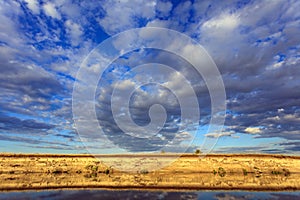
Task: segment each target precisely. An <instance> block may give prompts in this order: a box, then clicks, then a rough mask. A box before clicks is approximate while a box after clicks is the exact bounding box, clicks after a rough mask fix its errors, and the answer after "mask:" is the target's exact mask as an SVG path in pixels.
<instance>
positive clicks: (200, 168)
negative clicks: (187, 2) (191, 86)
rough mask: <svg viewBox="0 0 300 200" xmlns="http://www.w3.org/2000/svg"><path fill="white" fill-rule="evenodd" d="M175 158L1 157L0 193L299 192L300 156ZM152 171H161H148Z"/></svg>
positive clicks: (16, 155) (162, 155)
mask: <svg viewBox="0 0 300 200" xmlns="http://www.w3.org/2000/svg"><path fill="white" fill-rule="evenodd" d="M177 157H178V155H176V154H160V155H157V154H156V155H109V156H108V155H102V156H101V155H99V156H98V158H99V159H97V158H94V157H93V156H90V155H54V154H40V155H39V154H1V155H0V161H1V166H0V189H1V190H22V189H53V188H120V189H121V188H132V189H133V188H135V189H138V188H141V189H209V190H220V189H230V190H231V189H242V190H243V189H245V190H299V189H300V183H299V180H300V157H299V156H283V155H260V154H252V155H250V154H248V155H245V154H231V155H230V154H229V155H207V156H205V157H203V158H202V157H199V156H197V155H193V154H185V155H182V156H180V157H178V158H177ZM176 158H177V159H176ZM174 159H176V160H175V161H174V162H172V164H171V165H168V166H165V163H168V162H169V161H173V160H174ZM108 163H109V165H108ZM124 166H125V167H126V166H127V167H128V166H130V167H131V169H132V171H131V172H126V171H125V172H124V171H120V169H122V167H124ZM153 166H156V168H158V169H159V170H156V171H151V167H153ZM160 166H161V167H162V168H160ZM163 166H165V167H163Z"/></svg>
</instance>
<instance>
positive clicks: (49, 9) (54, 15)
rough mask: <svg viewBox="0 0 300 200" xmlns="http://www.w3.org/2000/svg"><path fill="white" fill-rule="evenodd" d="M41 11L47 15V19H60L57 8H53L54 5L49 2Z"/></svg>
mask: <svg viewBox="0 0 300 200" xmlns="http://www.w3.org/2000/svg"><path fill="white" fill-rule="evenodd" d="M43 10H44V12H45V14H46V15H48V16H49V17H52V18H54V19H58V20H60V19H61V15H60V13H59V12H58V11H57V8H56V7H55V5H54V4H53V3H51V2H48V3H46V4H44V5H43Z"/></svg>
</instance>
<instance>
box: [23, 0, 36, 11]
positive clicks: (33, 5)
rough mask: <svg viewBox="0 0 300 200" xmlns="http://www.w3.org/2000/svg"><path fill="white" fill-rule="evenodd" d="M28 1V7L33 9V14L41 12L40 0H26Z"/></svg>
mask: <svg viewBox="0 0 300 200" xmlns="http://www.w3.org/2000/svg"><path fill="white" fill-rule="evenodd" d="M24 1H25V2H26V3H27V6H28V8H29V9H30V10H31V11H32V13H33V14H39V13H40V7H39V2H38V0H24Z"/></svg>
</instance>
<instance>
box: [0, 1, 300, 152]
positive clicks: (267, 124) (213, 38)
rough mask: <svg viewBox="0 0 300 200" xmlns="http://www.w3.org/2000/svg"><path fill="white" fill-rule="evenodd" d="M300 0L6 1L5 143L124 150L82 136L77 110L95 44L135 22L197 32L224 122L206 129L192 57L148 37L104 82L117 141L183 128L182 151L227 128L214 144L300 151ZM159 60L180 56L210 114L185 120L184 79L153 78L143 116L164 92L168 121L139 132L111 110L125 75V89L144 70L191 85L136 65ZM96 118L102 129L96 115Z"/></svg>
mask: <svg viewBox="0 0 300 200" xmlns="http://www.w3.org/2000/svg"><path fill="white" fill-rule="evenodd" d="M299 10H300V2H299V1H285V0H282V1H280V0H278V1H196V0H195V1H151V0H150V1H142V0H141V1H139V0H132V1H123V0H120V1H72V0H53V1H39V0H16V1H13V0H12V1H1V2H0V21H1V23H0V71H1V73H0V91H1V92H0V152H39V153H43V152H45V153H46V152H47V153H49V152H50V153H86V152H87V150H86V148H85V146H87V147H88V148H98V149H99V148H100V149H102V150H103V152H111V153H113V152H116V149H115V148H113V147H112V146H110V145H109V144H108V143H106V142H105V140H102V139H101V138H100V139H99V143H98V141H97V142H96V141H95V140H94V141H93V138H92V141H90V140H89V139H91V138H84V137H81V138H80V137H79V135H78V133H77V131H76V126H75V124H74V121H73V114H72V92H73V86H74V83H75V82H76V81H79V79H78V77H76V74H77V72H78V70H79V68H80V66H81V63H82V62H83V61H84V59H85V58H86V57H87V56H88V55H89V53H90V52H91V51H92V50H93V49H94V48H96V47H97V46H98V45H99V44H100V43H101V42H103V41H104V40H106V39H108V38H110V37H111V36H113V35H115V34H118V33H121V32H122V31H126V30H129V29H132V28H142V27H162V28H168V29H172V30H175V31H178V32H180V33H183V34H186V35H188V36H189V37H191V38H193V39H194V40H195V41H197V42H198V43H199V44H201V45H202V46H203V47H204V48H205V50H206V51H207V52H208V53H209V55H210V56H211V58H212V59H213V60H214V62H215V64H216V66H217V67H218V69H219V71H220V74H221V76H222V79H223V82H224V86H225V91H226V105H227V110H226V118H225V123H224V130H223V132H220V131H216V132H212V133H207V132H206V131H207V128H208V121H209V118H210V117H211V116H210V114H209V113H210V106H211V102H210V100H209V93H208V91H207V87H206V86H205V84H204V82H203V80H202V79H201V76H199V75H195V73H194V72H195V71H193V70H192V69H191V66H190V65H189V63H186V61H185V60H182V59H180V58H177V57H176V56H174V55H171V54H168V53H166V52H163V51H157V50H153V49H150V50H149V49H148V50H147V49H146V50H144V49H142V50H138V51H134V52H130V53H128V54H125V55H122V56H121V57H120V58H119V59H117V60H116V61H115V62H114V63H112V64H111V65H110V67H109V68H108V69H106V70H105V72H104V74H103V77H102V78H101V80H100V81H99V83H98V86H97V90H96V94H95V108H96V114H97V119H98V120H99V121H98V123H99V124H100V125H101V127H102V128H103V130H104V131H105V135H106V137H107V138H108V139H109V140H110V141H112V143H114V144H115V145H117V146H118V147H120V148H123V149H125V150H126V151H133V152H135V151H151V150H158V149H160V148H161V146H163V145H166V144H168V141H170V140H172V139H173V138H174V136H175V135H176V134H177V135H178V136H179V140H178V141H177V143H175V144H176V147H178V149H175V150H174V151H177V150H178V151H182V149H187V150H188V151H194V150H195V149H196V148H199V146H201V144H202V142H203V140H204V138H211V139H214V138H218V137H219V139H218V143H217V144H216V145H215V147H214V152H224V153H232V152H240V153H245V152H261V153H288V154H299V151H300V70H299V67H300V53H299V52H300V51H299V48H300V37H299V35H300V13H299ZM157 37H159V36H157ZM160 39H164V38H160ZM118 42H119V43H118V44H120V45H122V41H121V42H120V41H118ZM109 51H112V50H110V49H108V50H107V52H109ZM153 61H156V62H160V63H164V64H166V65H168V66H173V68H175V69H176V70H177V71H178V72H179V73H180V74H182V75H184V76H185V77H186V79H188V80H189V81H190V83H191V84H192V87H193V88H194V89H195V92H196V94H197V98H198V101H199V107H200V111H201V118H200V121H199V123H198V124H188V123H186V124H185V123H184V122H182V121H181V117H180V114H181V113H180V109H179V108H178V101H177V100H176V96H174V94H173V93H172V91H169V90H167V89H166V88H165V87H162V86H159V85H146V86H143V87H141V88H139V90H136V92H135V93H133V96H132V99H131V102H130V108H131V110H130V112H131V114H132V119H133V120H134V121H135V122H136V123H137V124H138V125H146V124H147V123H149V119H150V118H149V116H148V111H149V107H150V106H151V105H153V104H162V105H163V106H164V107H165V109H166V111H167V123H166V125H165V126H164V127H163V129H162V131H161V133H160V134H159V135H158V136H157V137H155V138H152V139H151V140H146V139H141V138H132V137H131V136H129V135H126V134H124V133H123V132H122V130H121V129H120V128H119V127H117V125H116V122H115V120H114V119H113V116H112V113H111V112H112V111H111V106H110V97H111V95H112V91H113V88H114V86H116V83H117V82H118V81H121V83H122V88H121V89H122V91H123V90H126V89H130V88H135V87H136V86H137V85H138V81H136V80H141V77H143V78H142V79H147V80H150V79H151V77H152V78H153V77H154V76H155V77H156V76H157V77H159V78H160V80H161V82H162V83H164V84H165V85H172V86H174V88H176V87H177V88H178V89H179V92H182V93H181V94H183V96H184V98H188V97H189V94H186V93H184V92H185V91H186V88H184V86H183V85H182V80H181V79H180V77H179V76H176V73H174V74H173V73H172V74H168V76H166V75H165V76H164V75H163V74H160V72H159V71H158V70H156V68H155V67H154V66H153V67H152V66H148V69H147V73H145V72H144V71H141V70H140V71H138V70H137V71H134V70H132V69H133V68H134V67H135V66H136V65H140V64H143V63H147V62H148V63H149V62H153ZM87 79H88V77H87ZM124 88H125V89H124ZM120 94H122V93H120ZM121 97H122V96H121ZM82 112H84V110H83V111H82ZM181 127H184V128H183V130H182V131H180V132H178V130H179V129H180V128H181ZM85 130H86V131H88V132H93V130H94V127H85ZM193 137H196V138H195V140H194V143H192V144H190V145H188V146H187V143H188V142H187V141H190V140H191V138H193ZM81 140H84V141H86V142H85V144H83V143H82V142H81ZM101 140H102V141H101Z"/></svg>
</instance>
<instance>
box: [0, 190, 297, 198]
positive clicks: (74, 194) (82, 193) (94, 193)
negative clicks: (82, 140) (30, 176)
mask: <svg viewBox="0 0 300 200" xmlns="http://www.w3.org/2000/svg"><path fill="white" fill-rule="evenodd" d="M0 199H1V200H2V199H16V200H17V199H18V200H21V199H51V200H63V199H65V200H81V199H104V200H105V199H108V200H114V199H116V200H119V199H143V200H146V199H161V200H163V199H166V200H168V199H170V200H173V199H181V200H185V199H186V200H188V199H195V200H197V199H217V200H225V199H230V200H244V199H245V200H252V199H261V200H268V199H288V200H292V199H300V191H293V192H251V191H247V192H245V191H184V192H182V191H180V192H176V191H141V190H45V191H27V192H2V193H0Z"/></svg>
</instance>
